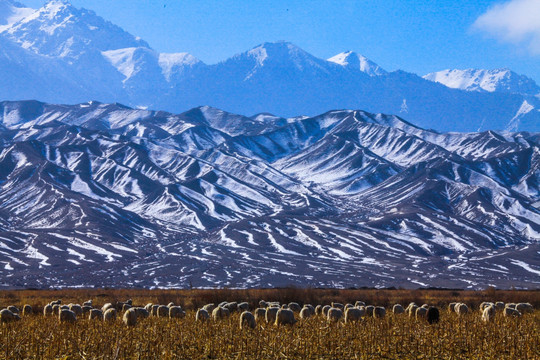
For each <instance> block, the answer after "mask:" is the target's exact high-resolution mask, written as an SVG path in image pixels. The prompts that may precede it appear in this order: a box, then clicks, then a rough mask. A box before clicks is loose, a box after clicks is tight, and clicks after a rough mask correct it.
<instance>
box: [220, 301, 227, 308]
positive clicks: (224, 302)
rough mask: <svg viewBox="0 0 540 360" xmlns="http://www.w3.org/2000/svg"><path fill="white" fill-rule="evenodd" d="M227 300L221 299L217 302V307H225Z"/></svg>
mask: <svg viewBox="0 0 540 360" xmlns="http://www.w3.org/2000/svg"><path fill="white" fill-rule="evenodd" d="M228 303H229V302H228V301H222V302H220V303H219V304H218V306H219V307H225V305H227V304H228Z"/></svg>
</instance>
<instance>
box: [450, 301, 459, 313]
mask: <svg viewBox="0 0 540 360" xmlns="http://www.w3.org/2000/svg"><path fill="white" fill-rule="evenodd" d="M457 304H459V303H457V302H451V303H450V304H448V312H451V313H453V312H456V305H457Z"/></svg>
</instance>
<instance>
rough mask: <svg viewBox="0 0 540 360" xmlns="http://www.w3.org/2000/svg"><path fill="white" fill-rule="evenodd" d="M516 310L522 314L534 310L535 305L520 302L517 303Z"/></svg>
mask: <svg viewBox="0 0 540 360" xmlns="http://www.w3.org/2000/svg"><path fill="white" fill-rule="evenodd" d="M516 310H517V311H519V312H520V313H522V314H526V313H532V312H534V307H533V306H532V305H531V304H529V303H519V304H517V305H516Z"/></svg>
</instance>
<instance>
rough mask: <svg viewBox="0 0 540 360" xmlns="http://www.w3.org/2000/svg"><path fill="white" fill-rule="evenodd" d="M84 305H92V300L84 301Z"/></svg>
mask: <svg viewBox="0 0 540 360" xmlns="http://www.w3.org/2000/svg"><path fill="white" fill-rule="evenodd" d="M83 306H92V300H88V301H85V302H83Z"/></svg>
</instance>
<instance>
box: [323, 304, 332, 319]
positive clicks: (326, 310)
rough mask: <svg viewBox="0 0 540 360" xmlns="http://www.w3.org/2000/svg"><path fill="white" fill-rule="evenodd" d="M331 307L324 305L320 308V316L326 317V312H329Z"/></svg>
mask: <svg viewBox="0 0 540 360" xmlns="http://www.w3.org/2000/svg"><path fill="white" fill-rule="evenodd" d="M331 308H332V307H331V306H330V305H324V306H323V308H322V314H323V316H324V317H327V316H328V310H330V309H331Z"/></svg>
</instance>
